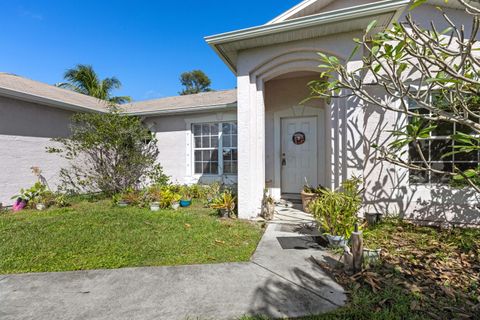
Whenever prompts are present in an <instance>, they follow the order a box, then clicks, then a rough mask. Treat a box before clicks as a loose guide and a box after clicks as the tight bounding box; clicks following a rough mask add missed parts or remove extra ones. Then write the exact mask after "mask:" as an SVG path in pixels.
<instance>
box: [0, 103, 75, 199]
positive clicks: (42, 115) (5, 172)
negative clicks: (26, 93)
mask: <svg viewBox="0 0 480 320" xmlns="http://www.w3.org/2000/svg"><path fill="white" fill-rule="evenodd" d="M72 114H73V113H72V112H69V111H65V110H61V109H58V108H53V107H49V106H43V105H39V104H34V103H30V102H24V101H20V100H15V99H10V98H4V97H0V202H2V203H3V204H4V205H11V204H12V202H13V200H11V199H10V198H11V197H12V196H14V195H16V194H18V192H19V191H20V189H21V188H28V187H30V186H32V185H33V184H34V183H35V182H36V179H37V178H36V176H35V175H34V174H33V173H32V171H31V168H32V167H39V168H41V169H42V174H43V176H44V177H45V178H46V179H47V181H48V183H49V185H50V187H51V188H53V189H55V188H56V187H57V184H58V182H59V179H58V173H59V170H60V168H61V167H62V166H64V165H65V164H66V163H65V160H64V159H62V158H60V157H59V156H58V155H55V154H49V153H47V152H46V147H47V146H54V145H55V143H53V142H51V141H50V140H51V139H52V138H56V137H64V136H67V135H68V133H69V119H70V117H71V116H72Z"/></svg>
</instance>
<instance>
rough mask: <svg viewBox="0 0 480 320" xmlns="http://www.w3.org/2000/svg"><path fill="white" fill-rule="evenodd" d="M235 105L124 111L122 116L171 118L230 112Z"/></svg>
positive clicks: (235, 107) (234, 108)
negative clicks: (174, 116) (194, 114)
mask: <svg viewBox="0 0 480 320" xmlns="http://www.w3.org/2000/svg"><path fill="white" fill-rule="evenodd" d="M236 109H237V103H229V104H220V105H211V106H198V107H183V108H176V109H163V110H155V111H138V112H128V111H125V112H124V114H128V115H132V116H142V117H154V116H173V115H180V114H192V113H203V112H212V111H215V112H220V111H230V110H236Z"/></svg>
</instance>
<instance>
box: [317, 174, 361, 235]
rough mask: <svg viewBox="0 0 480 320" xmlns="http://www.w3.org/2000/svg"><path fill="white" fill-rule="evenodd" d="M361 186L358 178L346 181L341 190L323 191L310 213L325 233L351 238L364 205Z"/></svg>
mask: <svg viewBox="0 0 480 320" xmlns="http://www.w3.org/2000/svg"><path fill="white" fill-rule="evenodd" d="M360 184H361V180H360V179H359V178H356V177H354V178H352V179H349V180H346V181H344V182H343V183H342V186H341V188H340V189H339V190H329V189H324V190H321V192H320V196H319V198H318V199H316V200H315V201H313V202H312V203H311V204H310V211H311V212H312V214H313V216H314V217H315V219H316V220H317V221H318V223H319V227H320V228H321V229H323V231H324V232H325V233H327V234H331V235H335V236H344V237H345V238H347V239H348V238H349V237H350V235H351V234H352V232H353V230H354V227H355V224H356V223H357V222H358V217H357V213H358V211H359V210H360V207H361V204H362V197H361V192H360Z"/></svg>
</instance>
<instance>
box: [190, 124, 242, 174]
mask: <svg viewBox="0 0 480 320" xmlns="http://www.w3.org/2000/svg"><path fill="white" fill-rule="evenodd" d="M192 134H193V151H194V152H193V153H194V159H193V162H194V173H195V174H205V175H223V174H225V175H236V174H237V167H238V147H237V141H238V139H237V124H236V123H235V122H223V123H199V124H193V125H192Z"/></svg>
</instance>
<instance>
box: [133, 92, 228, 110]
mask: <svg viewBox="0 0 480 320" xmlns="http://www.w3.org/2000/svg"><path fill="white" fill-rule="evenodd" d="M236 106H237V90H226V91H212V92H203V93H198V94H191V95H186V96H175V97H167V98H161V99H155V100H148V101H140V102H134V103H130V104H126V105H125V106H124V108H123V109H124V110H125V112H127V113H130V114H136V115H149V114H163V113H169V114H172V113H184V112H199V111H206V110H212V109H227V108H236Z"/></svg>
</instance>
